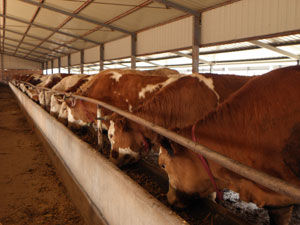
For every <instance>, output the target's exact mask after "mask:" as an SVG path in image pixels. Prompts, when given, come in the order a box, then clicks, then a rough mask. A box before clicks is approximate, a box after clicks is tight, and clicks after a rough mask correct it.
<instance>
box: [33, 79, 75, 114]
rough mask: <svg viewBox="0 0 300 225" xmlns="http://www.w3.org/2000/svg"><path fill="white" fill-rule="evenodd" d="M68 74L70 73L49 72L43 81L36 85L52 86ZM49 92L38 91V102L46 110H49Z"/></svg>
mask: <svg viewBox="0 0 300 225" xmlns="http://www.w3.org/2000/svg"><path fill="white" fill-rule="evenodd" d="M67 76H70V74H51V75H48V76H47V79H46V80H44V81H43V82H41V83H39V84H38V85H37V87H44V88H52V87H53V86H54V85H56V84H57V83H58V82H60V81H61V80H62V79H63V78H65V77H67ZM51 95H52V94H51V92H49V91H40V92H39V94H38V96H39V103H40V105H41V106H42V107H43V108H45V109H46V110H47V111H48V112H49V111H50V100H51Z"/></svg>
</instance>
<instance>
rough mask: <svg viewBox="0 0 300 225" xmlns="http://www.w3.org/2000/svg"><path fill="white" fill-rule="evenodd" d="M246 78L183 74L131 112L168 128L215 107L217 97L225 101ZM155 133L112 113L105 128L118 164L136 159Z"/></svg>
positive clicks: (115, 161) (191, 120)
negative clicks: (108, 124) (107, 128)
mask: <svg viewBox="0 0 300 225" xmlns="http://www.w3.org/2000/svg"><path fill="white" fill-rule="evenodd" d="M249 79H250V77H245V76H236V75H216V74H205V75H201V74H193V75H188V76H184V77H182V78H180V79H178V80H177V81H175V82H173V83H172V84H169V85H168V86H166V87H164V88H163V89H161V90H160V91H159V92H158V93H157V94H156V95H155V96H154V97H152V98H150V99H149V100H148V101H147V102H145V103H144V104H143V105H142V106H141V107H139V108H138V109H137V110H135V111H134V112H133V114H134V115H136V116H138V117H141V118H143V119H145V120H147V121H150V122H152V123H154V124H156V125H159V126H162V127H165V128H168V129H172V128H174V127H178V128H183V127H185V126H188V125H190V124H193V123H195V122H196V121H197V120H198V119H199V117H200V118H201V117H204V116H205V115H206V114H207V113H209V112H210V111H212V110H213V109H215V108H216V107H217V105H218V104H219V101H221V102H222V101H224V99H225V98H227V97H228V96H229V95H230V94H231V93H233V92H235V91H236V90H238V89H239V88H240V87H241V86H243V85H244V84H245V83H246V82H247V81H248V80H249ZM156 137H157V135H156V133H154V132H152V131H150V130H149V129H146V128H145V127H143V126H140V125H138V124H136V123H134V122H131V121H130V120H127V119H125V118H123V117H121V116H118V115H114V116H113V117H112V118H111V120H110V127H109V130H108V138H109V140H110V143H111V156H110V159H111V161H112V162H114V163H115V164H116V165H118V166H123V165H125V164H127V163H132V162H136V161H137V160H139V158H140V156H141V153H144V152H145V151H147V146H148V147H149V146H150V145H152V144H155V143H156V141H155V140H156ZM150 140H151V141H150ZM150 142H151V143H150Z"/></svg>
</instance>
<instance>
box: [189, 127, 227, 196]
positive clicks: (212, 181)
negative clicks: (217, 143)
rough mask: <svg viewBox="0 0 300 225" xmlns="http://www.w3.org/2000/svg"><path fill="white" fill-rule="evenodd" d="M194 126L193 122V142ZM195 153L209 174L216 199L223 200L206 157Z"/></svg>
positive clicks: (194, 137) (195, 140) (194, 138)
mask: <svg viewBox="0 0 300 225" xmlns="http://www.w3.org/2000/svg"><path fill="white" fill-rule="evenodd" d="M195 127H196V124H194V125H193V126H192V139H193V141H194V142H197V139H196V136H195ZM197 155H198V157H199V158H200V160H201V162H202V166H203V167H204V169H205V170H206V172H207V174H208V176H209V179H210V181H211V183H212V185H213V187H214V189H215V191H216V193H217V199H218V200H219V201H223V192H222V191H221V190H219V189H218V187H217V184H216V181H215V179H214V176H213V174H212V172H211V170H210V167H209V165H208V163H207V161H206V159H205V158H204V157H203V156H202V155H201V154H197Z"/></svg>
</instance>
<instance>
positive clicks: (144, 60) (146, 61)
mask: <svg viewBox="0 0 300 225" xmlns="http://www.w3.org/2000/svg"><path fill="white" fill-rule="evenodd" d="M136 60H137V61H139V62H145V63H148V64H150V65H153V66H156V67H159V68H168V67H166V66H162V65H159V64H156V63H153V62H150V61H148V60H146V59H140V58H136Z"/></svg>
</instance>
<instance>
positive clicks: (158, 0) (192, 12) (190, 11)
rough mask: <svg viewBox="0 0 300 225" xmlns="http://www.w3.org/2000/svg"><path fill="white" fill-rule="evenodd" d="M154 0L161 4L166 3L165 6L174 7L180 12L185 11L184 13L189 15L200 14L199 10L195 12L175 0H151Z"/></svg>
mask: <svg viewBox="0 0 300 225" xmlns="http://www.w3.org/2000/svg"><path fill="white" fill-rule="evenodd" d="M153 1H154V2H159V3H161V4H164V5H166V6H167V7H171V8H174V9H177V10H179V11H182V12H185V13H188V14H190V15H193V16H200V12H197V11H195V10H193V9H189V8H187V7H184V6H182V5H179V4H177V3H175V2H170V1H168V0H153Z"/></svg>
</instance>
